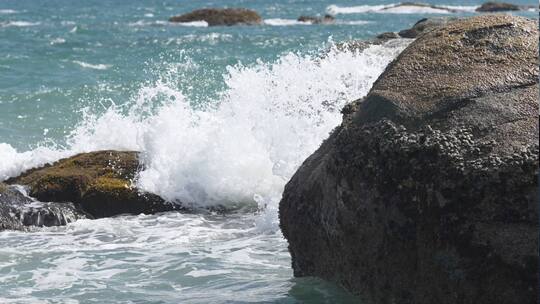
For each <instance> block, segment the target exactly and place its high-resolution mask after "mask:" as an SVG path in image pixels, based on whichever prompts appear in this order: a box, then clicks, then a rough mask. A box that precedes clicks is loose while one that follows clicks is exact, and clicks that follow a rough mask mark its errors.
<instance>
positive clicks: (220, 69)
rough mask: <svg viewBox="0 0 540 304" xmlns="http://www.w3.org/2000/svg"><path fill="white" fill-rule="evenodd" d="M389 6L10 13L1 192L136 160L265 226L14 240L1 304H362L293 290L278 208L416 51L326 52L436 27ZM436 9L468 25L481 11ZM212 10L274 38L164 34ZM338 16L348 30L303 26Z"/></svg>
mask: <svg viewBox="0 0 540 304" xmlns="http://www.w3.org/2000/svg"><path fill="white" fill-rule="evenodd" d="M515 2H517V1H515ZM388 3H391V2H390V1H389V2H384V3H382V2H380V1H362V2H359V1H333V0H328V1H286V0H282V1H274V2H273V3H270V2H268V1H219V2H217V1H215V2H212V1H198V2H192V1H189V2H188V1H151V0H144V1H120V0H117V1H68V0H61V1H59V0H52V1H38V0H26V1H16V0H3V1H1V2H0V180H2V179H5V178H7V177H9V176H14V175H17V174H19V173H20V172H21V171H23V170H25V169H28V168H31V167H34V166H38V165H41V164H44V163H47V162H51V161H54V160H56V159H59V158H61V157H65V156H69V155H73V154H75V153H78V152H85V151H92V150H99V149H121V150H138V151H142V152H143V162H144V163H145V166H146V169H145V170H144V171H143V172H140V174H139V177H138V179H137V181H136V183H137V185H138V186H139V187H141V188H144V189H145V190H148V191H152V192H155V193H158V194H160V195H161V196H163V197H165V198H167V199H170V200H180V201H183V202H188V203H192V204H199V205H201V206H211V205H214V204H224V205H242V204H257V205H258V206H259V207H261V209H263V211H261V212H260V213H257V214H251V213H249V214H246V213H240V214H233V215H228V216H215V215H181V214H163V215H152V216H145V215H140V216H123V217H117V218H112V219H102V220H96V221H89V220H83V221H79V222H76V223H73V224H70V225H68V226H67V227H56V228H44V229H36V231H35V232H32V233H21V232H0V290H2V293H1V294H0V302H2V303H4V302H13V303H34V302H36V303H37V302H43V303H77V302H80V303H92V302H101V303H117V302H124V303H178V302H180V303H259V302H264V303H340V302H342V303H355V302H356V299H354V298H351V297H350V296H349V295H347V294H346V293H344V292H343V291H341V290H340V289H339V288H338V287H336V286H333V285H331V284H327V283H324V282H322V281H319V280H316V279H309V278H308V279H294V278H293V277H292V271H291V269H290V257H289V255H288V252H287V248H286V241H285V240H283V238H282V236H281V234H280V232H279V228H278V219H277V207H278V202H279V198H280V196H281V191H282V189H283V186H284V184H285V183H286V182H287V180H288V179H289V178H290V176H291V175H292V174H293V173H294V171H295V170H296V168H297V167H298V166H299V165H300V164H301V162H302V161H303V160H304V159H305V158H306V157H307V156H308V155H309V154H310V153H312V152H313V151H314V150H315V149H316V148H317V147H318V145H319V144H320V142H321V141H322V140H323V139H324V138H325V137H326V136H327V134H328V132H330V131H331V130H332V128H334V127H335V126H336V125H338V124H339V123H340V119H341V115H340V113H339V109H340V108H341V107H342V106H343V105H344V104H345V103H347V102H348V101H351V100H354V99H356V98H359V97H361V96H363V95H365V94H366V93H367V91H368V90H369V88H370V86H371V84H372V83H373V81H374V80H375V79H376V77H377V76H378V75H379V74H380V73H381V72H382V71H383V70H384V67H385V66H386V65H387V64H388V63H389V62H390V61H391V60H392V59H393V58H394V57H395V56H396V55H397V54H398V53H399V51H400V50H402V49H403V48H404V47H406V45H407V43H409V41H406V40H398V41H394V42H391V43H389V44H387V45H383V46H375V47H372V48H370V49H368V50H366V51H365V52H363V53H359V54H358V53H334V52H330V53H329V54H328V55H325V56H321V54H322V53H323V52H326V50H327V49H328V48H329V47H331V45H332V43H333V42H339V41H344V40H349V39H366V38H370V37H373V36H374V35H375V34H377V33H380V32H385V31H397V30H400V29H404V28H407V27H410V26H411V25H412V24H414V23H415V22H416V21H417V20H418V19H420V18H423V17H426V16H437V15H440V14H437V13H433V12H418V11H416V12H414V11H412V12H411V11H407V12H403V11H402V12H395V13H392V14H389V13H381V12H378V11H377V9H378V8H377V5H381V4H388ZM520 3H522V4H530V5H535V4H536V3H534V2H527V1H521V2H520ZM432 4H438V5H447V6H453V7H454V8H459V9H460V10H461V11H460V13H457V14H452V15H458V16H461V15H473V14H474V13H473V12H472V11H473V10H474V6H476V5H478V4H479V2H471V1H451V0H446V1H445V0H439V1H432ZM205 6H216V7H222V6H228V7H247V8H251V9H255V10H257V11H258V12H259V13H260V14H261V15H262V17H263V18H264V19H265V20H266V24H264V25H261V26H253V27H247V26H236V27H193V26H183V25H175V24H169V23H168V22H166V20H167V19H168V17H170V16H172V15H175V14H179V13H184V12H188V11H190V10H193V9H196V8H200V7H205ZM368 6H369V7H368ZM326 11H332V12H334V13H337V15H336V18H337V22H336V24H334V25H303V24H297V23H295V22H294V20H295V19H296V18H297V17H298V16H300V15H317V14H324V13H325V12H326ZM354 12H356V13H354ZM519 14H521V15H525V16H529V17H531V18H535V17H536V16H537V12H520V13H519Z"/></svg>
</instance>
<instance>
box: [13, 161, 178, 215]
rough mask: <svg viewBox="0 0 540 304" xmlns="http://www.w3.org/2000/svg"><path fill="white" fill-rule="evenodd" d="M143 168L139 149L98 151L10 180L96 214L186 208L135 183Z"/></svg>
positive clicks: (41, 195) (45, 197) (40, 196)
mask: <svg viewBox="0 0 540 304" xmlns="http://www.w3.org/2000/svg"><path fill="white" fill-rule="evenodd" d="M139 169H140V168H139V161H138V153H137V152H119V151H98V152H91V153H84V154H79V155H76V156H73V157H70V158H66V159H62V160H59V161H58V162H56V163H54V164H52V165H47V166H45V167H42V168H37V169H32V170H29V171H27V172H25V173H23V174H21V175H20V176H18V177H16V178H12V179H9V180H7V181H6V183H7V184H16V185H24V186H25V187H27V188H28V194H29V196H31V197H33V198H36V199H37V200H39V201H42V202H56V203H62V202H65V203H73V204H75V206H76V207H77V208H79V209H80V210H81V211H83V212H85V213H88V214H90V215H91V216H92V217H94V218H101V217H109V216H114V215H119V214H124V213H128V214H139V213H145V214H153V213H157V212H164V211H174V210H183V208H182V207H181V206H180V205H177V204H172V203H167V202H165V201H164V200H163V199H161V198H160V197H159V196H157V195H154V194H151V193H145V192H142V191H140V190H139V189H137V188H136V187H134V186H133V185H132V181H133V179H134V178H135V175H136V174H137V172H138V170H139Z"/></svg>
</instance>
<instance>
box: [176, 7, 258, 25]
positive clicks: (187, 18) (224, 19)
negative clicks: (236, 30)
mask: <svg viewBox="0 0 540 304" xmlns="http://www.w3.org/2000/svg"><path fill="white" fill-rule="evenodd" d="M169 21H170V22H194V21H205V22H206V23H208V25H209V26H219V25H227V26H230V25H238V24H243V25H256V24H261V23H262V18H261V16H260V15H259V14H258V13H257V12H255V11H253V10H249V9H245V8H225V9H218V8H205V9H200V10H195V11H193V12H191V13H187V14H183V15H180V16H174V17H171V18H170V19H169Z"/></svg>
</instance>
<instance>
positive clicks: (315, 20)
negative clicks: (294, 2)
mask: <svg viewBox="0 0 540 304" xmlns="http://www.w3.org/2000/svg"><path fill="white" fill-rule="evenodd" d="M297 21H300V22H306V23H311V24H332V23H334V22H335V21H336V18H334V16H332V15H324V17H314V16H300V17H298V19H297Z"/></svg>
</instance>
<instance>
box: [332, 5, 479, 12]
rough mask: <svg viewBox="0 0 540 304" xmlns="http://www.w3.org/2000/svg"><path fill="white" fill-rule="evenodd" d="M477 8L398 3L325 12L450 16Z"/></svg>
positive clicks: (350, 7)
mask: <svg viewBox="0 0 540 304" xmlns="http://www.w3.org/2000/svg"><path fill="white" fill-rule="evenodd" d="M476 8H478V6H464V5H462V6H457V5H438V6H435V7H429V6H425V7H424V6H418V5H402V4H400V3H393V4H385V5H358V6H338V5H330V6H328V7H327V8H326V11H327V12H328V13H329V14H332V15H338V14H361V13H382V14H451V13H452V12H474V11H475V10H476Z"/></svg>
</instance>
